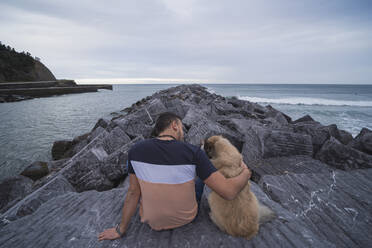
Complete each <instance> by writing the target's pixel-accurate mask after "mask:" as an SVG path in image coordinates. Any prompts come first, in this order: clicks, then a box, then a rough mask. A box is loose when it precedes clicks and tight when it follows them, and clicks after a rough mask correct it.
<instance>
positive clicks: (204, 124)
mask: <svg viewBox="0 0 372 248" xmlns="http://www.w3.org/2000/svg"><path fill="white" fill-rule="evenodd" d="M213 135H223V136H224V137H226V138H228V139H229V140H230V142H231V143H232V144H233V145H235V147H236V148H238V150H239V151H241V150H242V146H243V141H242V139H241V136H240V135H239V134H237V133H234V132H232V131H230V130H229V129H227V128H225V127H223V126H222V125H220V124H218V123H216V122H211V121H209V120H206V119H205V120H200V121H199V122H198V123H195V124H194V125H192V126H191V128H190V129H189V131H188V132H187V134H186V135H185V141H186V142H188V143H190V144H193V145H196V146H199V145H200V142H201V140H204V139H206V138H207V137H210V136H213Z"/></svg>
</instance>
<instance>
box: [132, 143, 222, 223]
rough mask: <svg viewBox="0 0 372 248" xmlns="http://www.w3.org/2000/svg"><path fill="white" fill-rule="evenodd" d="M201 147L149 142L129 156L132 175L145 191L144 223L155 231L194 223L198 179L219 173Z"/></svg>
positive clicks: (142, 208) (135, 147)
mask: <svg viewBox="0 0 372 248" xmlns="http://www.w3.org/2000/svg"><path fill="white" fill-rule="evenodd" d="M215 171H216V169H215V168H214V167H213V165H212V164H211V162H210V161H209V160H208V158H207V156H206V155H205V153H204V152H203V151H202V150H201V149H200V148H198V147H196V146H193V145H191V144H187V143H184V142H180V141H177V140H160V139H156V138H153V139H148V140H144V141H141V142H138V143H137V144H136V145H134V146H133V147H132V148H131V149H130V151H129V154H128V172H129V173H134V174H136V176H137V178H138V182H139V184H140V187H141V204H140V215H141V221H142V222H147V223H148V224H149V225H150V226H151V228H153V229H155V230H161V229H169V228H175V227H178V226H182V225H185V224H187V223H189V222H191V221H192V220H193V219H194V218H195V216H196V214H197V207H198V206H197V203H196V199H195V184H194V179H195V177H196V175H198V176H199V177H200V178H201V179H202V180H204V179H206V178H207V177H209V175H210V174H211V173H213V172H215Z"/></svg>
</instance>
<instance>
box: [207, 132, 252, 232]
mask: <svg viewBox="0 0 372 248" xmlns="http://www.w3.org/2000/svg"><path fill="white" fill-rule="evenodd" d="M216 137H219V138H218V139H217V140H214V147H213V148H214V154H213V155H214V156H213V157H212V159H211V161H212V163H213V164H214V166H215V167H216V168H217V169H218V170H219V171H220V172H221V173H222V174H223V175H224V176H225V177H227V178H228V177H235V176H237V175H239V174H240V172H241V171H242V170H243V169H242V168H241V167H240V164H241V162H242V156H241V154H240V153H239V151H238V150H237V149H236V148H235V146H233V145H232V144H231V143H230V142H229V141H228V140H227V139H225V138H223V137H221V136H216ZM208 202H209V206H210V208H211V213H210V217H211V219H212V220H213V222H214V223H215V224H216V225H217V226H218V227H219V228H220V229H221V230H222V231H225V232H227V233H229V234H230V235H233V236H241V237H246V238H247V239H250V238H252V237H253V236H254V235H255V234H257V232H258V229H259V205H258V201H257V198H256V196H255V195H254V194H253V193H252V192H251V191H250V184H249V182H248V183H247V185H246V186H245V187H244V188H243V189H242V191H241V192H240V193H239V194H238V195H237V196H236V197H235V198H234V199H233V200H231V201H228V200H225V199H223V198H222V197H220V196H219V195H218V194H217V193H215V192H212V193H211V194H210V195H209V198H208Z"/></svg>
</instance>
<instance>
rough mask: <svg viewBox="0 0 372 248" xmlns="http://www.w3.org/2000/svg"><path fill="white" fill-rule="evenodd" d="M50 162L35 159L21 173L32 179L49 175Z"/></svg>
mask: <svg viewBox="0 0 372 248" xmlns="http://www.w3.org/2000/svg"><path fill="white" fill-rule="evenodd" d="M48 173H49V169H48V163H47V162H43V161H35V162H33V163H32V164H30V165H29V166H27V167H26V168H25V169H24V170H23V171H22V173H21V175H22V176H25V177H28V178H31V179H32V180H37V179H40V178H42V177H44V176H46V175H48Z"/></svg>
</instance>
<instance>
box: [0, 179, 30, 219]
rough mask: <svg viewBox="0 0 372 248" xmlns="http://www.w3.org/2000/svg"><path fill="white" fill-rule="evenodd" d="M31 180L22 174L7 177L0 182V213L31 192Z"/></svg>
mask: <svg viewBox="0 0 372 248" xmlns="http://www.w3.org/2000/svg"><path fill="white" fill-rule="evenodd" d="M32 183H33V181H32V180H31V179H30V178H27V177H24V176H14V177H9V178H6V179H4V180H2V181H1V182H0V213H4V212H5V211H6V210H8V209H9V208H10V207H11V206H13V205H14V204H16V203H17V202H18V201H20V200H21V199H22V198H24V197H25V196H26V195H28V194H29V193H31V187H32Z"/></svg>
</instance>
